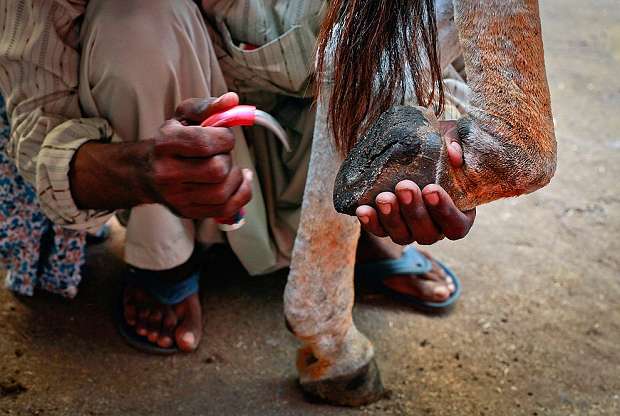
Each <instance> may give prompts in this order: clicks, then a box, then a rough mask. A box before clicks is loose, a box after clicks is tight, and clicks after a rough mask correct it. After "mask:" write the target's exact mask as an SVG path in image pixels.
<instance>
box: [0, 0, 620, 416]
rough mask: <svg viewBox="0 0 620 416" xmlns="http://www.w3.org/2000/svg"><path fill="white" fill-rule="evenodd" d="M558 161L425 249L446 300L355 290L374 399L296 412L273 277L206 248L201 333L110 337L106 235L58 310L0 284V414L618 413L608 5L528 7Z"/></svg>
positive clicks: (612, 33)
mask: <svg viewBox="0 0 620 416" xmlns="http://www.w3.org/2000/svg"><path fill="white" fill-rule="evenodd" d="M541 9H542V14H543V17H544V21H543V29H544V36H545V46H546V50H547V70H548V75H549V82H550V85H551V90H552V95H553V104H554V106H553V108H554V114H555V119H556V122H557V138H558V141H559V169H558V173H557V176H556V178H555V179H554V181H553V182H552V184H551V185H550V186H549V187H548V188H546V189H544V190H542V191H541V192H538V193H536V194H534V195H531V196H528V197H525V198H520V199H516V200H510V201H503V202H499V203H494V204H492V205H491V206H487V207H483V208H481V209H480V210H479V215H478V219H477V224H476V226H475V227H474V230H473V231H472V233H471V235H470V236H469V237H468V238H467V239H466V240H464V241H462V242H459V243H450V242H442V243H441V244H438V245H437V246H436V247H433V248H432V251H433V253H434V254H436V255H437V256H438V257H439V258H441V259H443V260H445V261H446V262H448V263H449V264H450V265H452V267H453V268H454V269H455V270H456V271H457V272H458V273H459V274H460V275H461V277H462V280H463V282H464V285H465V290H464V293H463V297H462V300H461V301H460V303H459V304H458V307H457V308H456V309H455V310H454V312H453V313H452V314H451V315H449V316H445V317H428V316H424V315H421V314H419V313H415V312H413V311H411V310H409V309H407V308H406V307H403V306H402V305H398V304H394V303H392V302H390V300H389V299H386V298H384V297H382V296H379V295H374V294H368V293H366V294H360V296H359V299H358V304H357V307H356V310H355V319H356V322H357V323H358V326H359V327H360V328H361V329H362V330H363V331H364V332H365V333H366V334H368V335H369V337H370V338H371V339H373V340H374V341H375V345H376V348H377V351H378V359H379V364H380V367H381V368H382V371H383V378H384V382H385V383H386V385H387V387H388V388H390V389H391V390H392V395H391V398H390V399H387V400H384V401H382V402H380V403H378V404H375V405H372V406H369V407H367V408H363V409H360V410H353V409H342V408H333V407H329V406H323V405H316V404H310V403H307V402H306V401H304V400H303V397H302V395H301V394H300V392H299V390H298V389H297V388H296V385H295V372H294V366H293V360H294V354H295V346H296V342H295V340H294V339H293V338H292V337H291V336H290V335H289V334H288V332H287V331H286V329H285V328H284V324H283V322H284V321H283V315H282V302H281V294H282V290H283V287H284V282H285V274H284V273H280V274H277V275H274V276H269V277H263V278H247V277H246V276H244V273H243V271H242V270H241V269H240V268H239V266H238V265H236V263H235V262H234V260H233V259H231V257H230V255H229V254H228V253H227V252H226V251H222V250H217V251H212V252H211V253H210V254H209V257H210V266H209V268H208V270H207V273H206V277H207V281H206V283H205V289H206V290H205V295H204V305H205V310H206V321H205V334H206V337H205V339H204V342H203V343H202V346H201V348H200V350H199V351H198V352H197V353H196V354H193V355H184V356H175V357H169V358H160V357H152V356H146V355H143V354H140V353H137V352H135V351H133V350H132V349H130V348H129V347H127V346H125V345H124V344H123V342H122V341H121V340H120V338H119V337H118V336H117V334H116V332H115V329H114V327H113V324H112V321H111V318H110V316H111V311H112V305H114V302H115V300H116V299H117V298H116V296H117V295H116V291H117V290H118V286H119V283H118V272H119V266H120V262H119V260H118V255H119V251H120V247H121V244H122V238H123V236H122V232H121V231H117V232H116V233H115V234H114V236H113V239H112V241H111V242H109V243H108V244H107V246H106V247H102V248H96V249H93V250H92V251H91V253H90V255H89V260H88V269H89V275H88V278H87V279H86V281H85V282H84V284H83V287H82V290H81V294H80V296H79V297H78V299H77V300H75V301H74V302H66V301H63V300H61V299H58V298H55V297H50V296H37V297H35V298H34V299H26V300H21V299H16V298H14V297H12V296H11V295H10V294H9V293H8V292H7V291H0V414H20V415H108V414H109V415H147V414H153V415H171V414H183V415H194V414H195V415H310V414H312V415H363V414H369V415H558V416H560V415H562V416H564V415H618V414H620V300H619V299H620V254H619V253H620V239H619V237H620V234H619V231H620V192H619V191H620V189H619V185H618V178H619V177H620V117H619V116H618V111H619V110H620V81H619V80H618V76H620V25H619V23H618V22H620V7H619V6H618V2H617V0H598V1H595V0H590V1H582V0H545V1H543V2H542V5H541Z"/></svg>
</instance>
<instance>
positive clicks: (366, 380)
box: [300, 358, 386, 407]
mask: <svg viewBox="0 0 620 416" xmlns="http://www.w3.org/2000/svg"><path fill="white" fill-rule="evenodd" d="M300 385H301V388H302V389H303V390H304V393H305V394H306V395H308V396H309V398H310V399H312V400H319V401H321V402H326V403H329V404H333V405H337V406H351V407H357V406H364V405H367V404H370V403H374V402H376V401H378V400H381V399H382V398H384V397H385V396H386V392H385V389H384V388H383V383H382V382H381V375H380V374H379V368H378V367H377V363H376V362H375V359H374V358H373V359H372V360H371V361H370V362H369V363H368V364H366V365H365V366H363V367H362V368H360V369H359V370H357V371H356V372H354V373H352V374H348V375H345V376H340V377H336V378H332V379H328V380H321V381H316V382H310V383H300Z"/></svg>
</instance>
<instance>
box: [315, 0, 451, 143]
mask: <svg viewBox="0 0 620 416" xmlns="http://www.w3.org/2000/svg"><path fill="white" fill-rule="evenodd" d="M329 3H330V4H329V8H328V11H327V14H326V16H325V19H324V20H323V23H322V26H321V30H320V33H319V39H318V51H317V71H316V78H317V79H316V86H317V91H319V90H320V88H321V85H322V84H324V83H325V82H327V81H326V80H325V75H324V74H333V76H331V77H330V80H329V82H331V83H332V95H331V98H330V100H329V109H328V123H329V125H330V128H331V129H332V131H333V133H334V138H335V142H336V147H337V149H338V151H339V152H340V153H341V154H343V155H346V154H347V153H348V151H349V150H351V148H352V147H353V146H354V145H355V143H356V141H357V138H358V137H359V136H360V135H362V134H364V132H365V131H366V130H367V129H368V127H369V124H371V123H372V122H373V121H375V120H376V119H377V118H378V117H379V116H380V115H381V114H382V113H383V112H385V111H386V110H387V109H388V108H390V107H391V106H392V105H393V104H394V100H395V99H398V97H399V96H401V97H402V96H403V95H404V92H405V89H406V86H405V83H406V82H407V80H412V81H413V84H412V86H413V90H414V92H415V95H416V97H417V100H418V103H419V105H422V106H425V107H428V106H431V105H434V106H435V112H436V113H437V114H439V113H440V112H441V111H442V110H443V104H444V94H443V87H442V83H441V68H440V63H439V53H438V51H437V23H436V19H435V5H434V0H331V1H330V2H329ZM332 44H334V45H337V47H332ZM328 66H329V68H328Z"/></svg>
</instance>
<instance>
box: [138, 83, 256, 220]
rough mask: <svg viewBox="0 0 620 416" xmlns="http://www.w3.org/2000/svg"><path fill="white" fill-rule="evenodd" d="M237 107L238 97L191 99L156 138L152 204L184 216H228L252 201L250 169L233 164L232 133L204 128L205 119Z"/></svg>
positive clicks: (151, 185) (151, 155)
mask: <svg viewBox="0 0 620 416" xmlns="http://www.w3.org/2000/svg"><path fill="white" fill-rule="evenodd" d="M238 104H239V98H238V97H237V95H236V94H234V93H228V94H224V95H222V96H221V97H219V98H218V99H215V98H209V99H190V100H186V101H184V102H182V103H181V104H180V105H179V107H178V108H177V111H176V115H175V118H174V119H172V120H168V121H167V122H166V123H164V125H163V126H162V127H161V137H159V138H157V139H153V140H152V147H151V150H150V155H149V159H150V160H151V166H150V172H149V173H148V174H147V176H148V178H147V181H148V183H149V188H150V189H152V195H153V202H157V203H161V204H164V205H166V206H168V207H169V208H170V209H171V210H172V211H173V212H175V213H176V214H177V215H179V216H181V217H184V218H192V219H202V218H206V217H229V216H232V215H234V214H235V213H236V212H238V211H239V209H240V208H242V207H243V206H244V205H246V204H247V203H248V202H249V201H250V199H251V197H252V188H251V181H252V171H250V170H249V169H243V170H242V169H240V168H239V167H237V166H234V165H233V162H232V158H231V155H230V152H231V151H232V149H233V147H234V145H235V139H234V136H233V134H232V132H231V131H230V130H229V129H227V128H222V127H200V126H198V125H197V124H199V123H200V122H201V121H202V120H204V119H205V118H207V117H209V116H210V115H212V114H214V113H218V112H221V111H225V110H227V109H229V108H231V107H234V106H236V105H238Z"/></svg>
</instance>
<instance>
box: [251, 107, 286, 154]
mask: <svg viewBox="0 0 620 416" xmlns="http://www.w3.org/2000/svg"><path fill="white" fill-rule="evenodd" d="M254 122H255V124H258V125H259V126H263V127H265V128H266V129H268V130H270V131H271V132H272V133H273V134H275V135H276V137H277V138H278V139H279V140H280V142H282V145H283V146H284V148H285V149H286V151H287V152H290V151H291V146H290V144H289V141H288V135H287V134H286V131H284V128H282V126H281V125H280V123H278V121H277V120H276V119H275V118H273V117H272V116H271V115H270V114H268V113H266V112H264V111H262V110H256V120H255V121H254Z"/></svg>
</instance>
